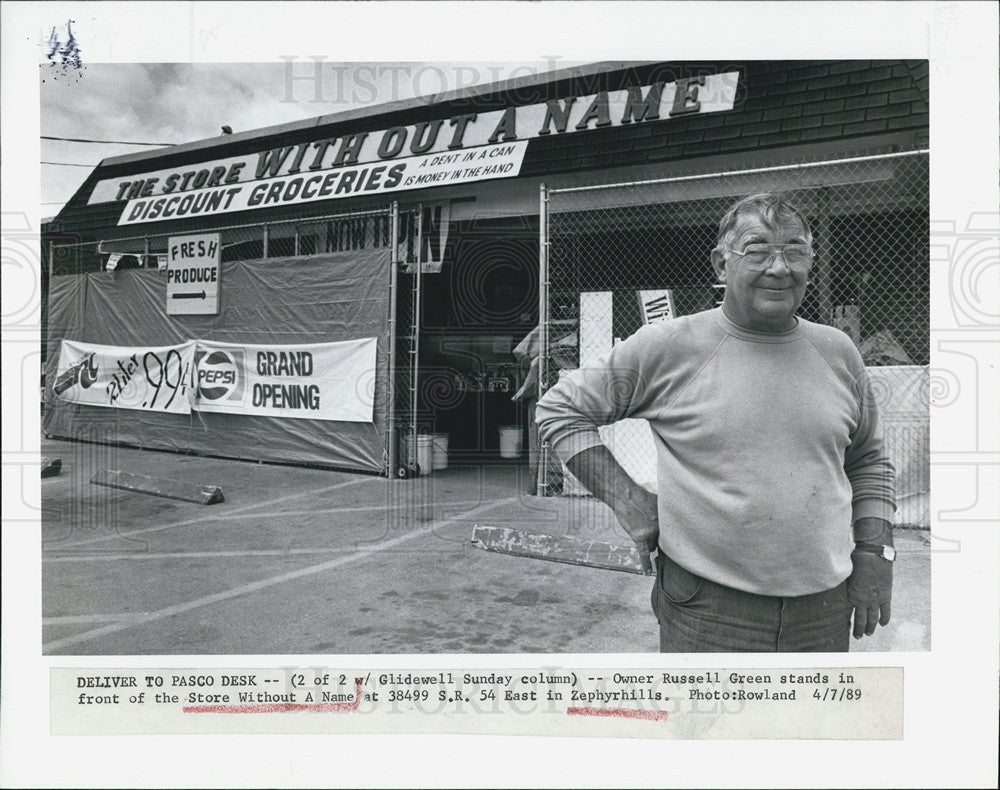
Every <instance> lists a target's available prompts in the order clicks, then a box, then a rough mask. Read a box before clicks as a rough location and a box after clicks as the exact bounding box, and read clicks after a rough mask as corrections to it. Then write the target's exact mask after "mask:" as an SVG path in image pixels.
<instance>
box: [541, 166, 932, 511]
mask: <svg viewBox="0 0 1000 790" xmlns="http://www.w3.org/2000/svg"><path fill="white" fill-rule="evenodd" d="M765 191H767V192H776V191H777V192H782V193H784V194H785V195H786V196H787V197H788V198H789V199H790V200H791V201H792V202H793V203H794V204H795V205H797V206H798V207H799V209H800V210H801V211H802V212H803V213H804V214H805V215H806V216H807V217H808V219H809V222H810V225H811V230H812V233H813V248H814V251H815V263H814V265H813V268H812V270H811V272H810V275H809V280H810V285H809V288H808V289H807V291H806V296H805V300H804V302H803V304H802V306H801V308H800V309H799V315H801V316H802V317H804V318H806V319H808V320H810V321H815V322H818V323H822V324H829V325H834V326H837V327H839V328H841V329H842V330H843V331H844V332H846V333H847V334H848V335H850V337H851V339H852V340H853V341H854V342H855V344H856V345H857V347H858V349H859V351H860V352H861V355H862V357H863V358H864V360H865V363H866V364H867V365H869V366H873V367H874V366H926V365H927V364H928V362H929V318H930V282H929V280H930V275H929V187H928V161H927V155H926V151H912V152H903V153H892V154H872V155H864V156H854V157H851V158H846V159H839V160H832V161H831V160H827V161H816V162H800V163H797V164H793V165H776V166H769V167H755V168H753V169H745V170H734V171H729V172H716V173H692V174H690V175H684V176H678V177H673V178H666V179H660V180H655V181H644V182H637V183H628V184H614V185H602V186H594V187H579V188H570V189H552V190H548V191H547V192H546V191H545V190H544V189H543V199H542V238H543V245H544V248H545V249H544V250H543V271H545V272H546V273H547V282H545V283H543V288H542V297H541V298H542V301H543V302H544V304H543V305H542V310H541V314H542V315H543V323H544V329H545V336H546V337H545V343H544V346H545V348H544V350H543V356H544V359H543V367H542V370H543V373H544V375H543V382H542V391H544V390H545V389H547V388H548V387H550V386H552V385H553V384H554V383H555V382H556V381H557V380H558V377H559V373H560V370H564V369H568V368H575V367H577V366H580V365H586V364H589V363H592V362H595V361H596V360H597V359H599V358H600V357H601V356H603V355H604V354H606V353H607V352H608V351H610V349H611V347H612V345H613V344H614V343H615V342H617V341H618V340H619V339H623V338H626V337H628V336H629V335H631V334H632V333H634V332H635V331H636V330H637V329H638V328H639V327H640V326H642V325H643V324H644V323H647V322H649V321H654V320H660V319H664V318H670V317H674V316H683V315H688V314H691V313H696V312H699V311H702V310H707V309H711V308H713V307H715V306H716V305H718V304H720V303H721V301H722V298H723V295H724V294H723V286H722V285H721V284H720V283H719V282H718V279H717V277H716V276H715V274H714V272H713V269H712V266H711V262H710V253H711V250H712V249H713V248H714V247H715V246H716V238H717V235H718V228H719V221H720V220H721V218H722V216H723V215H724V214H725V213H726V211H727V210H728V209H729V207H730V206H732V205H733V204H734V203H735V202H736V201H737V200H738V199H739V198H741V197H743V196H745V195H749V194H753V193H758V192H765ZM545 242H547V244H546V243H545ZM546 259H547V260H546ZM924 419H925V421H924V422H923V423H922V426H921V430H926V416H925V418H924ZM605 430H607V431H608V432H609V435H605V437H604V438H605V441H606V442H609V443H617V444H618V445H619V446H626V449H625V450H624V451H623V457H626V458H627V457H629V455H630V454H631V455H634V456H639V457H637V458H635V459H634V460H635V464H636V466H635V469H639V468H640V467H642V468H650V467H651V466H652V464H651V463H650V459H649V458H643V457H642V456H644V455H648V454H649V453H651V452H652V445H651V443H650V444H648V445H647V444H646V441H645V440H646V438H647V437H646V434H648V429H645V428H644V426H643V428H642V429H640V430H639V431H638V432H636V431H635V429H633V428H630V427H628V426H622V425H621V424H618V425H617V426H614V427H613V428H611V427H609V428H608V429H602V433H603V432H604V431H605ZM643 431H644V432H643ZM613 432H617V435H616V436H614V437H612V435H610V434H611V433H613ZM629 444H635V445H636V447H635V448H632V450H631V451H629V450H628V448H627V445H629ZM638 445H642V449H639V448H638ZM623 465H625V466H626V468H628V465H627V464H623ZM552 468H553V462H552V461H551V459H550V463H549V470H550V472H549V474H548V475H546V481H545V484H542V486H541V487H542V489H543V493H554V492H555V491H557V490H559V488H560V480H561V477H562V476H561V475H560V474H559V469H558V465H557V464H556V465H555V470H554V472H553V471H552ZM630 471H632V470H630ZM925 471H926V464H924V465H923V466H922V467H921V474H924V472H925ZM640 476H641V475H640ZM567 480H568V484H567V486H566V489H567V490H570V491H571V492H573V493H578V491H575V490H573V481H572V479H571V478H567ZM540 483H541V480H540ZM921 485H923V484H921Z"/></svg>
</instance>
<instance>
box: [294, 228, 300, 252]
mask: <svg viewBox="0 0 1000 790" xmlns="http://www.w3.org/2000/svg"><path fill="white" fill-rule="evenodd" d="M295 257H296V258H298V257H299V226H298V225H296V226H295Z"/></svg>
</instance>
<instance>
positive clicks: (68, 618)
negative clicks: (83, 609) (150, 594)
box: [42, 612, 149, 625]
mask: <svg viewBox="0 0 1000 790" xmlns="http://www.w3.org/2000/svg"><path fill="white" fill-rule="evenodd" d="M148 616H149V613H148V612H133V613H129V614H71V615H64V616H62V617H43V618H42V625H87V624H89V623H122V622H125V621H127V620H135V619H137V618H141V617H148Z"/></svg>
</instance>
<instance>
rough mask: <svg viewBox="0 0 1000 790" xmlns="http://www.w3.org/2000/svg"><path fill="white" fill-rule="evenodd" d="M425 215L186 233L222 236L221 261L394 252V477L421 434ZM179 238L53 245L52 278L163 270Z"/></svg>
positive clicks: (390, 448) (388, 455) (359, 215)
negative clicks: (411, 438)
mask: <svg viewBox="0 0 1000 790" xmlns="http://www.w3.org/2000/svg"><path fill="white" fill-rule="evenodd" d="M419 217H420V211H419V208H418V209H408V210H405V211H400V210H399V208H398V206H397V204H396V203H395V202H394V203H392V205H391V206H387V207H383V208H378V209H371V210H365V211H355V212H345V213H340V214H330V215H324V216H319V217H306V218H302V219H297V220H283V221H274V222H268V223H250V224H243V225H229V226H223V227H216V228H205V229H192V230H190V231H185V232H186V233H194V232H205V233H219V234H220V237H221V244H222V253H221V259H222V262H223V263H226V262H229V261H238V260H255V259H261V258H263V259H267V258H285V257H300V256H301V257H305V256H310V255H319V254H323V253H329V252H348V251H351V250H360V249H364V248H366V247H389V248H390V267H389V270H390V274H389V282H388V283H387V286H386V287H387V288H388V289H389V308H388V310H389V316H388V343H389V360H390V362H389V364H390V370H389V377H388V380H389V384H388V387H389V391H388V392H387V393H386V397H387V400H388V403H389V404H390V406H389V409H388V416H387V419H386V424H385V425H384V426H382V427H383V430H384V436H385V447H386V449H385V453H384V459H383V471H384V473H385V474H387V475H392V474H393V473H394V472H395V470H396V469H397V468H398V465H399V464H398V461H397V459H399V458H400V457H401V456H400V442H399V436H400V435H402V436H403V437H404V438H405V437H406V436H408V435H415V434H416V430H417V409H416V405H415V404H416V382H417V367H416V365H417V355H418V350H419V347H418V343H419V324H418V320H417V316H418V315H419V288H420V276H419V267H417V266H415V265H414V264H415V263H416V261H417V260H418V256H419V252H420V249H421V245H420V240H419V228H420V220H419ZM177 235H183V234H182V232H179V231H173V232H168V233H161V234H148V235H143V236H130V237H122V238H114V239H104V240H99V241H89V242H69V243H65V242H55V241H54V242H51V243H50V244H49V247H48V276H49V278H51V277H52V276H53V275H56V276H59V275H84V274H89V273H91V272H99V271H115V270H124V269H141V268H152V269H156V268H164V267H166V265H167V245H168V239H169V238H170V236H177ZM414 272H416V273H414ZM404 445H405V442H404ZM403 449H404V450H405V447H404V448H403ZM414 463H415V462H414Z"/></svg>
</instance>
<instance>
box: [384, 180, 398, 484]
mask: <svg viewBox="0 0 1000 790" xmlns="http://www.w3.org/2000/svg"><path fill="white" fill-rule="evenodd" d="M389 224H390V228H391V233H392V236H391V238H390V247H389V391H388V393H387V397H388V400H389V425H388V431H387V432H386V444H387V445H388V454H389V455H388V459H387V461H386V474H387V475H388V476H389V479H390V480H392V479H393V478H394V477H395V472H396V464H397V463H398V459H399V455H398V454H397V452H398V451H397V446H398V437H397V436H396V330H397V328H396V289H397V287H398V279H399V243H398V233H399V204H398V203H397V202H396V201H395V200H394V201H392V210H391V214H390V219H389Z"/></svg>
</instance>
